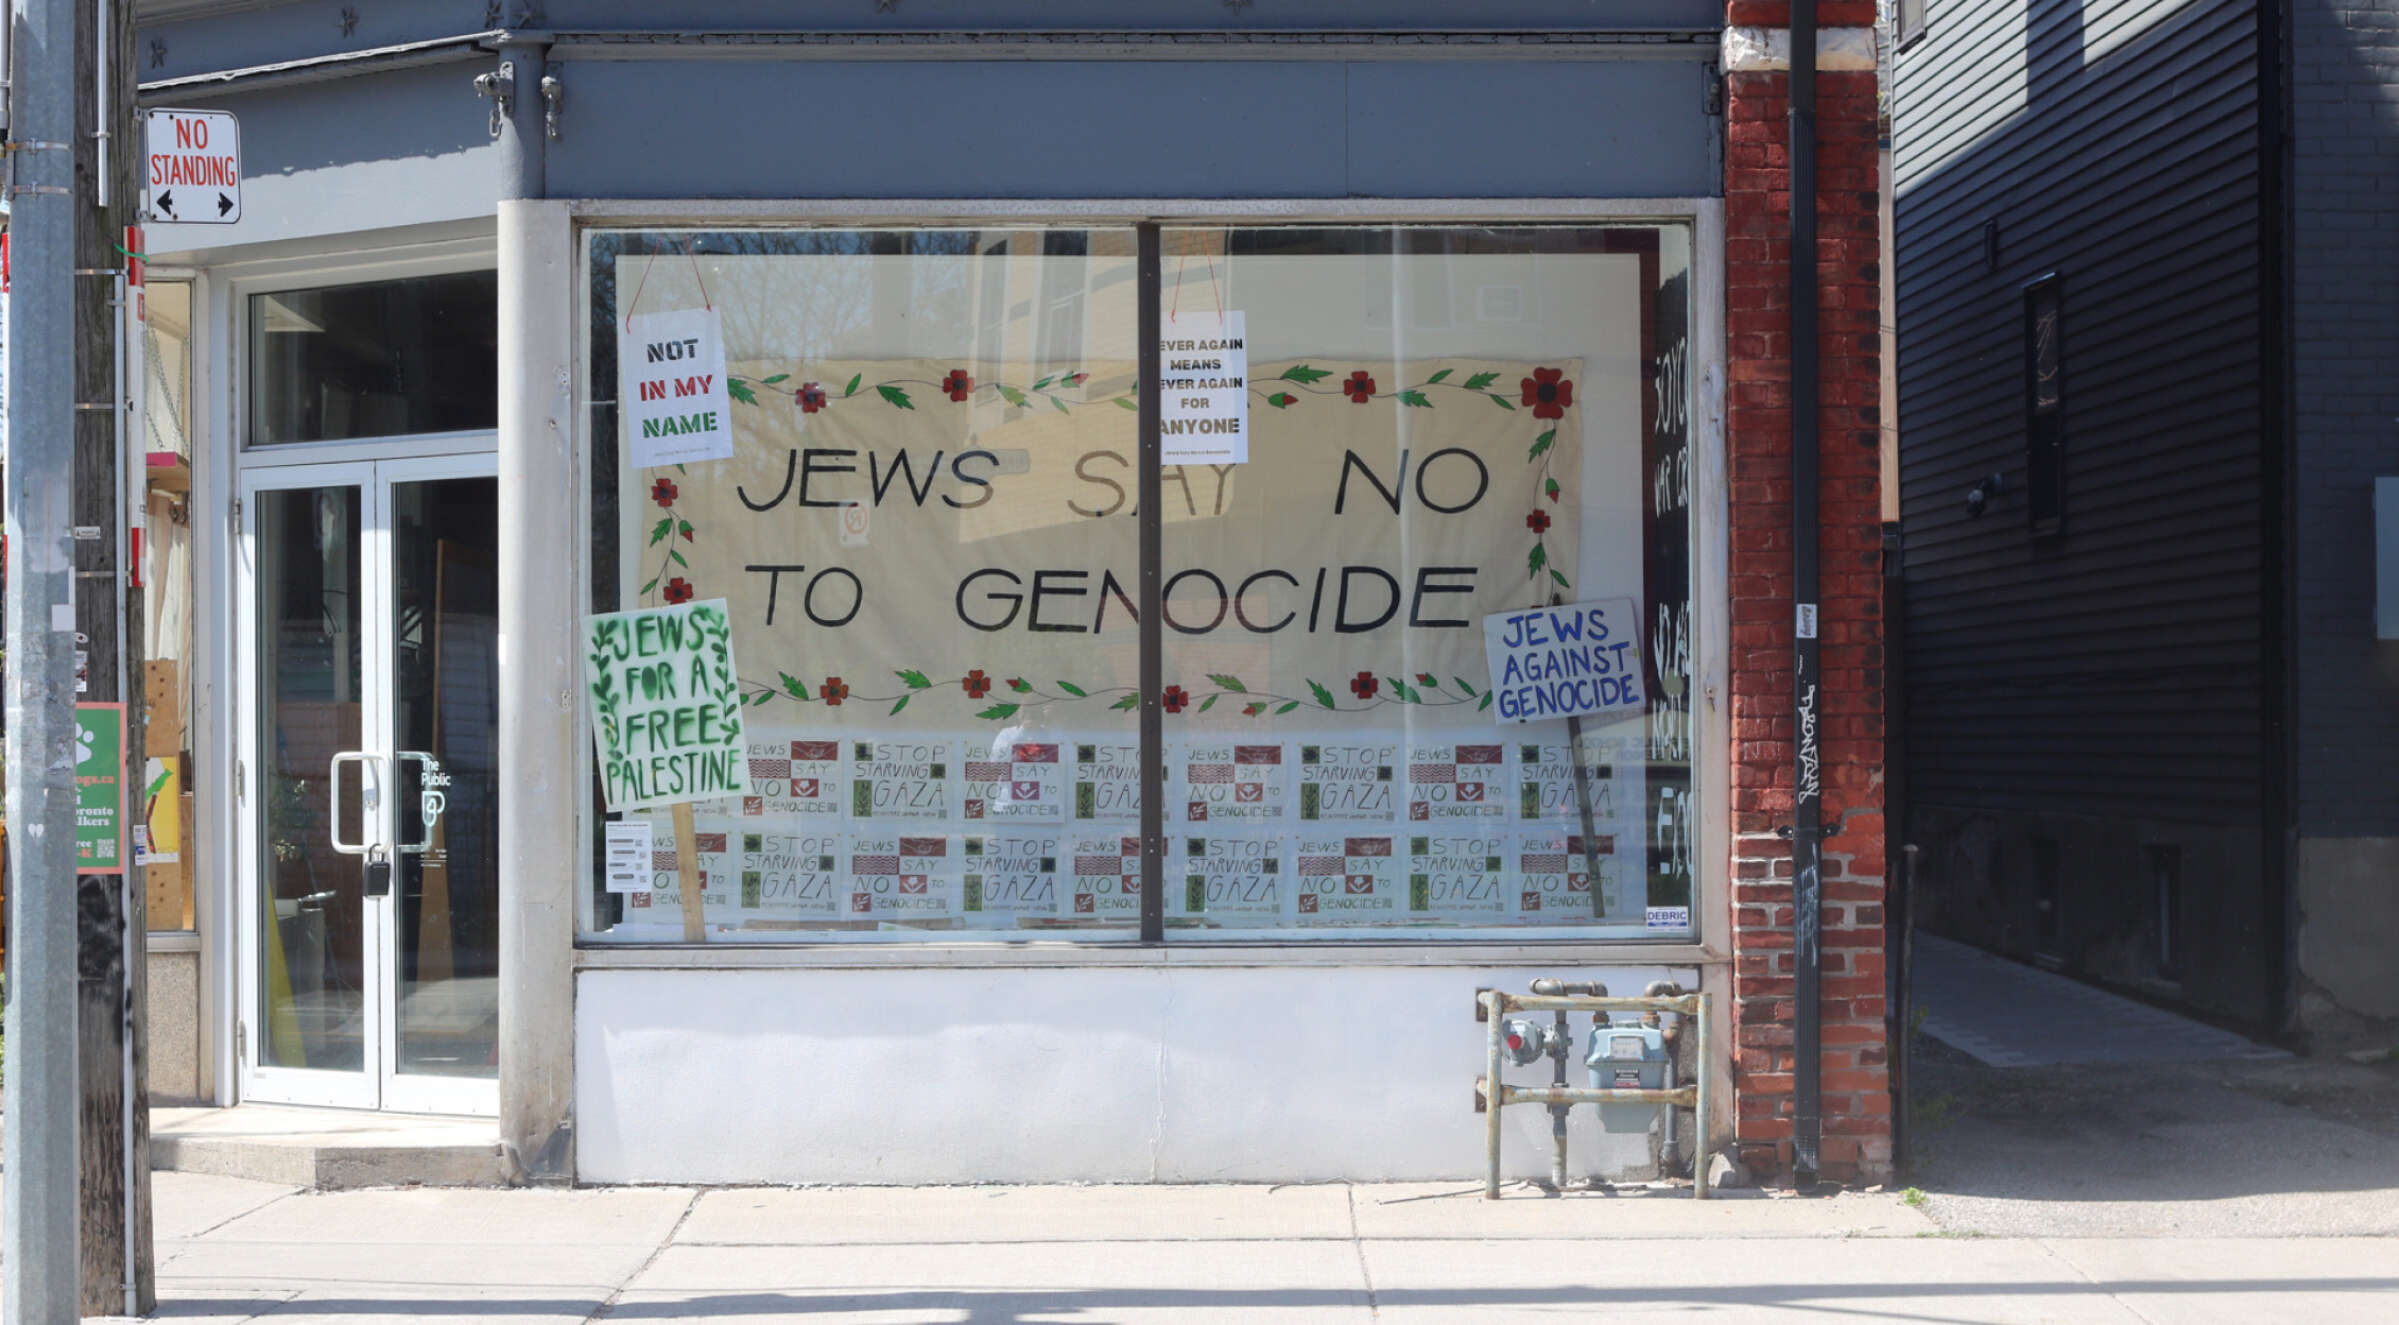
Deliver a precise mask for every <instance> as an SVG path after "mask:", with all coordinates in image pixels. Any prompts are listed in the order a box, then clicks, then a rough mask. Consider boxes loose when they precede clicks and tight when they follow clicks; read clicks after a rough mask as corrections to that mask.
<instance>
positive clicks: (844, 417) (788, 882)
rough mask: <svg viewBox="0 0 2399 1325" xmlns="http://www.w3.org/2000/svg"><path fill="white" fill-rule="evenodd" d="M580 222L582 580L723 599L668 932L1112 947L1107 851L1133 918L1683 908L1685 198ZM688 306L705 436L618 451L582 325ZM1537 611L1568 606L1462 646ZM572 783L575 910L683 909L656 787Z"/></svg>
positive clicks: (1538, 932) (611, 350)
mask: <svg viewBox="0 0 2399 1325" xmlns="http://www.w3.org/2000/svg"><path fill="white" fill-rule="evenodd" d="M588 242H589V249H588V254H589V261H590V279H591V289H592V296H593V297H592V322H591V328H590V334H591V359H590V381H591V383H593V384H594V385H593V392H592V394H593V397H594V401H595V404H594V409H593V415H592V420H591V438H592V439H593V446H592V450H591V458H592V462H593V464H592V470H593V480H594V488H593V507H594V516H595V524H596V528H595V535H596V541H597V543H598V545H599V547H600V550H601V553H602V555H601V556H600V557H599V558H598V559H596V561H595V563H594V573H593V584H592V588H593V595H594V596H593V603H592V607H593V609H594V610H595V611H603V612H613V611H621V610H625V609H628V608H634V607H642V606H653V605H659V604H666V603H674V602H680V601H685V600H695V599H696V600H706V599H716V598H722V599H724V600H725V601H726V604H727V607H728V612H729V617H730V622H731V634H732V640H733V649H734V653H735V657H736V661H737V665H738V671H739V676H740V686H741V689H742V692H743V695H744V699H743V704H742V707H741V710H740V711H741V713H742V715H743V720H744V723H745V724H746V728H747V730H746V743H747V746H748V754H749V764H748V772H749V775H750V778H751V782H752V785H751V788H750V794H749V795H747V796H742V797H733V798H727V799H724V800H720V801H714V802H703V803H702V804H700V805H699V806H698V807H697V808H696V811H695V813H694V815H693V825H692V828H693V830H695V831H692V832H691V833H690V834H689V837H688V840H689V842H690V844H691V845H692V846H693V847H694V848H695V849H696V852H695V854H696V856H697V859H698V861H699V863H700V866H701V877H702V887H701V892H702V896H703V903H704V904H703V906H702V908H700V912H701V914H702V915H704V920H705V924H704V932H705V937H706V938H707V939H708V940H710V941H723V940H729V939H736V938H745V939H771V938H778V937H800V938H812V939H829V938H838V939H849V940H856V939H884V940H907V939H922V938H928V937H934V938H948V939H957V938H968V937H977V936H981V937H1011V936H1013V937H1018V938H1023V937H1027V936H1028V934H1029V932H1039V933H1043V934H1046V935H1049V936H1052V937H1088V938H1095V939H1107V938H1116V939H1123V938H1131V937H1135V936H1136V935H1137V933H1138V931H1137V929H1136V928H1135V926H1136V923H1137V921H1138V918H1139V914H1140V903H1141V892H1142V889H1143V887H1144V886H1145V882H1147V883H1149V884H1153V885H1154V886H1156V887H1157V888H1158V889H1159V894H1160V898H1161V901H1162V903H1163V905H1162V906H1161V907H1160V910H1161V911H1162V912H1163V919H1164V935H1165V937H1166V938H1167V940H1168V941H1186V942H1199V941H1207V940H1212V939H1214V940H1225V939H1233V940H1239V939H1251V940H1255V939H1261V938H1272V939H1276V940H1307V939H1340V938H1360V937H1372V938H1390V937H1411V936H1423V937H1474V936H1478V935H1479V936H1483V937H1511V938H1525V937H1544V936H1547V937H1577V938H1584V939H1590V938H1602V937H1606V938H1643V937H1646V938H1687V937H1689V936H1690V935H1691V934H1692V933H1693V932H1694V925H1693V921H1692V910H1691V904H1692V855H1691V844H1690V825H1691V822H1692V813H1691V794H1692V768H1691V762H1690V760H1691V746H1690V740H1689V731H1688V723H1689V713H1690V706H1689V688H1690V676H1691V651H1690V650H1691V641H1690V637H1689V632H1690V618H1691V613H1690V576H1689V557H1688V546H1689V543H1690V539H1691V528H1690V520H1689V473H1690V467H1689V461H1688V442H1689V433H1688V405H1687V393H1688V385H1687V379H1686V376H1685V374H1684V372H1683V365H1684V363H1685V362H1686V358H1687V354H1688V348H1687V345H1686V330H1687V327H1688V325H1689V316H1690V314H1689V302H1690V261H1691V258H1690V245H1689V238H1688V233H1687V231H1685V230H1684V229H1683V228H1681V227H1676V226H1656V225H1640V226H1598V227H1590V226H1585V227H1546V226H1544V227H1517V228H1489V227H1463V228H1461V227H1340V228H1336V227H1323V226H1288V227H1247V228H1245V227H1234V228H1227V227H1224V226H1175V225H1169V226H1164V227H1161V228H1158V229H1156V230H1153V231H1149V232H1145V233H1137V232H1136V231H1135V230H1134V229H1132V228H1123V229H1101V230H1058V229H1011V230H985V231H958V230H887V231H829V230H798V231H792V230H785V231H738V232H708V233H684V232H658V231H596V232H593V233H592V234H590V235H589V237H588ZM1144 243H1149V244H1154V245H1156V250H1155V251H1156V255H1157V257H1156V261H1157V264H1158V266H1157V270H1158V273H1159V274H1158V277H1157V290H1156V294H1157V298H1158V308H1159V336H1160V342H1161V348H1160V353H1159V354H1158V355H1157V356H1156V357H1155V358H1153V359H1151V360H1150V362H1148V363H1142V362H1139V359H1140V356H1139V355H1137V353H1136V346H1137V342H1138V332H1137V299H1138V297H1139V296H1140V294H1141V293H1142V291H1141V281H1140V279H1139V276H1138V270H1139V268H1138V261H1137V259H1138V254H1139V252H1140V247H1141V245H1142V244H1144ZM683 309H696V310H705V311H707V312H709V313H710V314H711V315H712V316H713V317H714V318H715V319H716V321H717V322H718V323H720V324H721V327H722V338H723V344H724V353H725V360H726V368H725V372H726V376H727V382H728V386H729V387H730V413H731V418H732V424H733V444H734V454H733V456H732V458H731V459H729V460H714V461H696V462H691V463H686V464H682V465H672V464H670V465H665V466H662V467H656V468H643V469H636V468H634V467H633V466H632V463H631V461H632V453H631V451H630V450H629V445H628V440H627V439H626V438H624V437H622V436H620V426H619V422H618V411H617V402H615V401H614V400H613V399H611V397H613V396H614V395H615V394H616V390H615V385H614V384H615V383H616V381H617V378H618V364H617V349H618V337H619V336H620V335H621V334H623V332H624V330H625V328H626V327H627V319H628V317H630V316H632V315H635V314H639V313H650V312H663V311H673V310H683ZM1145 375H1147V376H1148V378H1149V379H1150V380H1151V381H1154V382H1157V383H1159V384H1161V386H1162V389H1161V390H1160V409H1161V410H1162V412H1163V413H1164V415H1165V424H1164V427H1163V429H1162V433H1161V437H1160V438H1157V439H1151V445H1153V446H1155V447H1158V448H1160V449H1161V451H1162V455H1161V458H1160V459H1159V460H1158V461H1156V463H1158V464H1159V465H1160V468H1159V471H1158V472H1159V476H1160V479H1161V491H1162V495H1163V500H1162V502H1161V503H1160V505H1159V509H1158V510H1156V511H1155V512H1144V511H1141V510H1140V509H1139V508H1138V502H1137V501H1136V500H1135V494H1136V493H1137V492H1138V491H1139V475H1140V473H1141V472H1142V466H1143V464H1144V463H1145V457H1144V454H1143V439H1142V437H1141V436H1140V428H1139V421H1140V417H1139V405H1140V393H1141V389H1142V384H1143V379H1144V376H1145ZM1228 401H1230V402H1232V403H1231V404H1229V405H1228V403H1227V402H1228ZM1228 418H1229V419H1231V420H1233V421H1232V422H1229V423H1228V422H1223V420H1225V419H1228ZM1236 439H1237V441H1238V443H1239V448H1236V449H1245V450H1246V456H1239V455H1213V454H1206V452H1208V451H1210V450H1211V449H1215V450H1222V449H1224V448H1226V447H1228V446H1231V445H1232V443H1233V442H1234V441H1235V440H1236ZM1149 520H1154V521H1156V522H1157V525H1158V528H1159V536H1160V539H1161V547H1162V556H1161V560H1160V564H1159V567H1158V571H1159V575H1160V578H1161V581H1162V584H1163V611H1162V612H1161V614H1160V619H1159V621H1158V622H1157V623H1156V626H1157V629H1156V630H1155V632H1154V634H1155V637H1156V643H1155V644H1154V645H1152V646H1151V647H1154V648H1155V649H1156V650H1157V654H1156V657H1157V659H1158V662H1159V664H1160V666H1161V669H1162V673H1163V679H1162V683H1161V685H1160V688H1159V693H1158V694H1157V695H1156V696H1153V697H1151V698H1153V699H1154V700H1155V701H1156V702H1157V703H1158V705H1159V706H1160V707H1161V709H1162V717H1161V721H1162V742H1161V745H1160V746H1159V748H1157V749H1156V750H1154V751H1152V752H1151V753H1152V755H1153V756H1154V757H1155V758H1157V759H1158V760H1159V761H1161V762H1162V763H1163V765H1164V779H1163V785H1164V796H1163V797H1162V803H1161V805H1160V807H1159V810H1160V816H1161V819H1162V827H1163V829H1164V833H1165V840H1166V844H1167V845H1166V852H1165V861H1164V868H1163V869H1162V870H1161V871H1159V877H1157V878H1156V879H1154V880H1147V881H1145V878H1144V873H1143V868H1142V861H1141V854H1140V850H1139V828H1140V823H1141V815H1142V810H1143V805H1142V801H1141V797H1140V769H1141V766H1142V755H1143V753H1144V751H1143V748H1142V740H1141V736H1140V727H1139V724H1138V716H1139V714H1138V710H1139V709H1140V707H1141V705H1142V702H1143V699H1144V696H1143V695H1142V694H1141V692H1140V689H1139V681H1140V665H1141V662H1142V652H1143V648H1144V644H1143V632H1142V630H1141V623H1140V621H1139V608H1138V605H1139V602H1140V598H1141V593H1140V584H1141V572H1142V569H1143V567H1142V564H1141V557H1140V546H1141V543H1140V535H1141V532H1142V527H1143V524H1144V522H1145V521H1149ZM1534 609H1555V611H1554V613H1553V614H1552V615H1551V618H1550V619H1552V620H1554V621H1557V622H1563V623H1566V627H1567V628H1568V629H1571V630H1574V631H1577V632H1587V636H1586V638H1585V639H1584V640H1582V641H1581V643H1583V644H1585V645H1589V644H1596V643H1598V642H1599V641H1600V640H1601V639H1602V638H1603V637H1604V639H1605V646H1604V647H1601V648H1590V647H1583V648H1580V649H1578V650H1576V651H1574V652H1575V659H1574V660H1571V661H1565V662H1561V661H1558V660H1557V659H1556V658H1555V657H1552V658H1551V660H1550V661H1549V662H1547V663H1540V662H1536V661H1533V659H1534V658H1535V657H1536V655H1538V651H1537V650H1536V651H1533V652H1530V653H1528V652H1526V651H1524V650H1522V649H1519V650H1518V651H1517V655H1518V657H1519V660H1520V661H1519V663H1517V664H1504V663H1503V667H1505V668H1506V670H1505V672H1504V673H1503V675H1501V676H1499V677H1497V678H1495V677H1494V675H1493V664H1492V663H1491V661H1490V659H1491V657H1492V656H1493V654H1492V653H1491V652H1489V651H1488V646H1489V641H1488V640H1487V623H1492V629H1493V630H1495V631H1497V632H1498V634H1499V635H1500V636H1502V637H1505V636H1507V635H1509V634H1510V632H1514V633H1515V634H1517V635H1522V634H1523V633H1524V632H1525V631H1526V630H1528V629H1532V630H1536V631H1537V630H1538V629H1540V628H1538V627H1529V626H1509V625H1507V624H1506V621H1507V619H1508V617H1509V614H1515V613H1522V612H1526V611H1530V610H1534ZM1557 628H1558V627H1556V626H1551V627H1548V629H1557ZM1521 642H1522V641H1521V640H1519V643H1521ZM1501 652H1502V653H1505V652H1506V650H1505V649H1504V648H1503V649H1502V650H1501ZM1543 667H1548V668H1551V669H1554V670H1541V669H1542V668H1543ZM1569 712H1571V713H1572V714H1573V716H1565V715H1566V714H1567V713H1569ZM598 799H599V797H598V794H597V793H596V792H595V802H596V801H597V800H598ZM595 819H596V820H604V821H606V822H611V823H614V824H616V825H618V826H617V827H614V828H607V827H603V826H601V825H600V824H595V831H594V833H593V851H594V855H595V878H594V881H593V885H592V889H591V893H590V898H591V910H590V913H589V914H590V922H589V924H588V926H587V933H588V934H589V936H590V937H593V938H596V939H603V940H622V941H648V942H662V941H663V942H674V941H681V940H682V939H683V938H685V937H686V936H687V934H689V933H690V930H689V929H687V928H686V925H685V915H684V911H685V908H684V907H683V904H682V898H681V893H680V888H681V884H680V879H679V873H680V871H679V866H680V865H681V863H682V862H681V860H680V855H679V848H678V847H677V846H675V845H671V844H672V843H675V842H676V841H677V840H678V835H677V834H676V832H675V829H674V826H673V824H672V822H671V817H670V816H669V815H668V814H667V813H665V812H664V811H637V812H631V813H622V814H607V813H605V812H604V811H599V810H595ZM634 839H638V841H639V843H640V845H643V846H646V847H647V851H646V856H645V859H646V861H647V863H648V865H649V866H650V868H648V869H647V870H644V871H640V872H638V873H629V872H627V871H625V870H623V869H621V868H620V869H619V870H617V871H615V872H614V873H613V874H612V873H611V872H610V871H608V870H607V869H606V868H605V866H604V864H602V863H600V859H599V858H600V857H602V856H604V855H605V854H606V853H607V851H608V849H609V846H610V845H611V842H612V841H613V842H614V844H615V845H616V846H617V847H618V850H619V852H620V861H621V859H623V856H622V853H623V851H624V850H625V849H626V843H627V842H628V841H629V840H634Z"/></svg>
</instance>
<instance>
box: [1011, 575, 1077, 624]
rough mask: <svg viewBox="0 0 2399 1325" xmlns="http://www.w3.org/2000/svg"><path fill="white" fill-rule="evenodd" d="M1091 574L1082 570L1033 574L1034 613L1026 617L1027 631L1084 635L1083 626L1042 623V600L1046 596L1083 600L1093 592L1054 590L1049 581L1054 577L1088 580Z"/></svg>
mask: <svg viewBox="0 0 2399 1325" xmlns="http://www.w3.org/2000/svg"><path fill="white" fill-rule="evenodd" d="M1090 574H1091V572H1089V571H1080V570H1037V571H1035V572H1033V610H1032V612H1031V613H1029V614H1027V615H1026V617H1025V629H1027V630H1032V631H1040V632H1043V633H1050V632H1061V633H1065V634H1073V635H1080V634H1082V633H1083V627H1081V626H1076V625H1058V624H1055V623H1047V622H1044V621H1042V619H1041V600H1042V597H1043V596H1044V595H1056V596H1057V597H1060V598H1081V597H1083V596H1084V595H1086V594H1088V593H1090V592H1091V591H1090V590H1089V589H1081V588H1076V589H1062V588H1053V587H1052V586H1051V585H1050V583H1049V581H1050V580H1051V579H1052V578H1053V577H1054V578H1057V579H1065V580H1081V579H1085V578H1088V577H1089V576H1090Z"/></svg>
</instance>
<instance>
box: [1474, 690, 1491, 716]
mask: <svg viewBox="0 0 2399 1325" xmlns="http://www.w3.org/2000/svg"><path fill="white" fill-rule="evenodd" d="M1492 693H1493V692H1491V691H1489V690H1486V691H1484V692H1483V702H1482V703H1480V704H1477V705H1475V706H1474V707H1475V711H1476V712H1478V713H1480V712H1481V711H1483V710H1484V709H1487V708H1489V707H1491V695H1492Z"/></svg>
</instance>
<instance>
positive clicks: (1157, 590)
mask: <svg viewBox="0 0 2399 1325" xmlns="http://www.w3.org/2000/svg"><path fill="white" fill-rule="evenodd" d="M1135 235H1136V240H1135V242H1136V243H1137V245H1138V255H1139V256H1138V257H1137V258H1136V259H1135V264H1134V265H1135V271H1134V277H1135V281H1134V283H1135V284H1136V285H1137V286H1138V287H1139V294H1138V295H1137V296H1136V312H1135V314H1134V321H1135V323H1136V330H1135V336H1136V337H1137V339H1138V341H1139V344H1138V345H1137V346H1136V347H1135V349H1134V352H1133V355H1134V360H1135V362H1136V364H1137V365H1138V366H1137V368H1136V369H1135V372H1136V374H1137V379H1136V380H1138V381H1139V383H1140V393H1139V394H1140V400H1139V402H1138V403H1139V404H1140V406H1141V409H1140V413H1139V415H1138V417H1139V419H1140V420H1141V422H1140V424H1139V427H1140V429H1141V438H1140V447H1141V466H1140V475H1139V478H1138V479H1137V481H1136V486H1137V487H1138V488H1139V489H1140V496H1139V498H1138V501H1139V503H1140V505H1139V508H1138V511H1137V515H1138V517H1139V522H1140V526H1141V941H1142V942H1144V943H1159V942H1163V941H1164V940H1165V938H1166V709H1165V700H1164V695H1163V693H1162V692H1163V691H1164V690H1165V688H1166V660H1165V657H1164V653H1165V649H1166V644H1165V630H1164V626H1163V623H1164V621H1165V610H1164V594H1163V592H1162V588H1161V579H1160V570H1159V562H1160V559H1161V558H1162V557H1163V555H1164V539H1163V538H1162V536H1161V535H1162V530H1163V525H1164V522H1165V518H1164V516H1163V515H1162V514H1161V510H1162V509H1163V507H1162V503H1163V498H1162V497H1161V496H1160V492H1161V490H1162V488H1163V485H1164V480H1163V478H1162V477H1161V475H1162V473H1163V470H1164V468H1165V467H1164V465H1163V464H1161V463H1160V459H1159V451H1158V406H1159V396H1158V295H1159V290H1158V285H1159V282H1160V280H1161V273H1162V272H1163V270H1164V264H1162V263H1161V262H1160V261H1159V258H1158V226H1157V223H1156V222H1154V221H1152V222H1145V223H1143V224H1142V225H1141V226H1139V227H1138V228H1137V229H1136V231H1135Z"/></svg>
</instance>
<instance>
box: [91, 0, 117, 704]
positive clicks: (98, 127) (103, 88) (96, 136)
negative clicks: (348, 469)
mask: <svg viewBox="0 0 2399 1325" xmlns="http://www.w3.org/2000/svg"><path fill="white" fill-rule="evenodd" d="M98 8H99V12H98V13H97V14H96V15H94V16H93V19H92V24H93V26H92V55H93V59H94V61H95V63H96V64H97V65H98V68H97V69H96V70H95V71H94V73H93V75H92V106H93V109H94V111H95V112H96V113H95V114H94V115H93V116H92V138H93V140H94V142H95V145H96V146H97V149H98V150H96V151H94V152H93V153H92V159H93V160H94V161H95V162H97V163H99V168H98V169H96V170H94V171H93V172H92V193H93V197H92V205H93V206H94V207H97V208H99V209H101V210H102V211H106V210H108V177H109V176H110V175H112V174H115V173H116V172H115V171H113V170H111V169H110V168H109V163H108V121H109V119H110V114H111V112H112V111H113V110H114V109H115V107H114V106H112V105H111V104H110V103H111V102H112V101H113V100H114V98H113V97H111V96H110V95H109V94H110V93H111V92H112V91H114V90H115V89H113V88H112V87H110V86H109V82H108V37H109V33H110V32H112V31H114V30H115V28H116V23H115V21H114V19H113V17H112V16H111V15H110V13H109V3H108V0H99V4H98ZM117 527H118V528H119V529H122V528H124V527H125V525H124V522H123V521H121V520H120V521H118V522H117ZM124 653H125V648H124V639H123V637H122V636H120V637H119V638H118V640H117V654H118V656H119V657H122V656H124ZM117 698H118V699H119V700H120V701H121V700H123V699H124V698H125V692H124V691H123V690H119V691H117Z"/></svg>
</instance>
